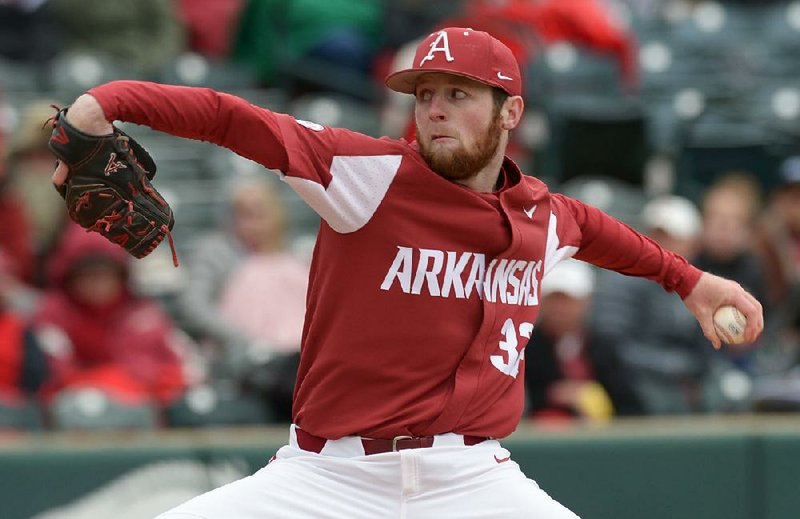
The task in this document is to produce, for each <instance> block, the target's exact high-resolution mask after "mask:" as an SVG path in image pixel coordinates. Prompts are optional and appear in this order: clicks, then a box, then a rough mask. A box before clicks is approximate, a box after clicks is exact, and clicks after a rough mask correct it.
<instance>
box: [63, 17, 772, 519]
mask: <svg viewBox="0 0 800 519" xmlns="http://www.w3.org/2000/svg"><path fill="white" fill-rule="evenodd" d="M386 83H387V85H388V86H389V88H392V89H394V90H397V91H400V92H404V93H408V94H411V95H414V97H415V117H416V123H417V131H416V139H415V140H413V141H411V142H408V141H405V140H397V139H390V138H381V139H376V138H372V137H369V136H366V135H362V134H359V133H356V132H352V131H349V130H347V129H342V128H329V127H325V126H322V125H319V124H317V123H315V122H313V121H305V120H297V119H295V118H294V117H292V116H290V115H286V114H279V113H275V112H272V111H270V110H267V109H264V108H260V107H256V106H253V105H251V104H249V103H247V102H246V101H244V100H242V99H239V98H237V97H234V96H232V95H228V94H224V93H219V92H216V91H213V90H209V89H202V88H189V87H177V86H169V85H159V84H154V83H143V82H132V81H119V82H112V83H108V84H104V85H100V86H98V87H95V88H92V89H90V90H89V91H88V92H87V94H85V95H82V96H81V97H79V98H78V99H77V100H76V101H75V103H74V104H73V105H72V106H71V108H70V109H69V111H68V112H67V115H66V117H67V120H69V121H70V122H71V123H72V124H73V125H75V126H77V127H78V128H79V129H81V130H82V131H84V132H87V133H92V134H105V133H108V132H109V131H110V130H111V123H110V121H114V120H124V121H130V122H134V123H139V124H146V125H148V126H151V127H152V128H154V129H156V130H160V131H164V132H167V133H170V134H173V135H177V136H181V137H188V138H193V139H201V140H206V141H211V142H214V143H216V144H219V145H221V146H225V147H228V148H230V149H231V150H233V151H235V152H236V153H238V154H240V155H243V156H245V157H247V158H250V159H252V160H254V161H256V162H258V163H260V164H262V165H264V166H265V167H267V168H269V169H272V170H277V171H279V172H280V176H281V178H282V179H283V180H284V181H285V182H286V183H287V184H288V185H289V186H291V187H292V188H294V190H295V191H296V192H297V193H298V195H300V197H301V198H303V199H304V200H305V201H306V202H307V203H308V204H309V205H310V206H311V207H312V208H313V209H315V210H316V211H317V213H319V215H320V217H321V219H322V222H321V225H320V230H319V233H318V236H317V242H316V246H315V250H314V254H313V257H312V263H311V272H310V280H309V289H308V294H307V312H306V319H305V324H304V328H303V336H302V345H301V359H300V366H299V369H298V374H297V381H296V385H295V392H294V402H293V410H292V421H293V423H292V425H291V426H290V428H289V443H288V445H286V446H284V447H282V448H281V449H280V450H279V451H278V452H277V453H276V455H275V457H274V460H273V461H272V462H271V463H268V464H267V465H266V467H264V468H262V469H261V470H259V471H258V472H257V473H256V474H254V475H253V476H250V477H248V478H245V479H243V480H241V481H238V482H236V483H233V484H230V485H226V486H225V487H221V488H218V489H216V490H213V491H211V492H209V493H207V494H204V495H202V496H199V497H197V498H195V499H192V500H191V501H189V502H188V503H185V504H182V505H180V506H178V507H176V508H175V509H173V510H171V511H168V512H166V513H164V514H163V515H162V516H160V517H162V519H163V518H179V517H204V518H217V517H219V518H221V517H237V518H257V517H269V518H275V517H287V518H288V517H291V518H294V517H347V518H359V517H363V518H374V517H409V518H427V517H487V518H495V517H504V518H511V517H542V518H574V517H576V515H575V514H574V513H573V512H571V511H569V510H568V509H567V508H566V507H565V506H563V505H561V504H560V503H558V502H557V501H555V500H553V499H552V498H550V497H549V496H548V495H547V494H546V493H545V492H544V491H543V490H542V489H541V488H539V486H538V485H537V484H536V483H535V482H534V481H533V480H531V479H528V477H527V476H526V474H524V473H523V472H522V471H521V470H520V468H519V466H518V465H517V464H516V463H510V460H511V455H510V453H509V452H508V451H507V450H506V449H504V448H503V447H502V445H501V444H500V443H499V441H498V440H499V439H502V438H505V437H506V436H508V435H510V434H511V433H512V432H513V431H514V429H515V428H516V426H517V424H518V423H519V420H520V417H521V415H522V412H523V407H524V378H525V377H524V370H525V360H524V357H525V356H524V353H523V352H524V348H525V345H526V343H527V339H528V338H529V337H530V336H531V333H532V331H533V329H534V323H535V322H536V317H537V313H538V307H539V304H540V281H541V279H542V276H543V275H544V274H545V273H546V272H548V271H549V270H550V269H552V268H553V267H554V266H555V265H556V264H557V263H559V262H560V261H562V260H564V259H567V258H570V257H575V258H576V259H579V260H583V261H587V262H590V263H592V264H594V265H597V266H600V267H604V268H610V269H613V270H616V271H619V272H622V273H625V274H629V275H633V276H639V277H646V278H649V279H652V280H654V281H656V282H657V283H658V284H660V285H661V286H662V287H663V288H664V289H666V290H667V291H674V292H677V293H678V294H679V295H680V296H681V297H682V298H683V301H684V303H685V304H686V306H687V307H688V308H689V309H690V310H691V312H692V313H693V314H694V315H695V316H696V318H697V319H698V321H699V323H700V327H702V329H703V330H704V331H705V333H706V336H707V338H708V339H709V340H710V341H711V342H712V343H713V344H714V345H716V346H719V344H720V341H719V337H718V336H717V335H716V332H715V331H714V328H713V326H712V323H711V321H712V319H711V315H712V313H713V311H714V310H715V309H716V308H717V307H719V306H720V305H722V304H726V303H727V304H733V305H736V306H738V307H739V308H740V309H742V311H743V312H744V313H745V314H746V315H747V317H748V319H749V321H748V327H747V330H746V338H747V340H750V341H752V340H755V338H756V337H757V336H758V334H759V333H760V331H761V327H762V320H761V308H760V304H759V303H758V302H757V301H756V300H755V299H754V298H752V296H750V295H749V294H747V293H746V292H745V291H744V290H743V289H741V287H739V286H738V285H736V284H735V283H733V282H730V281H728V280H725V279H722V278H718V277H716V276H712V275H709V274H707V273H703V272H701V271H699V270H697V269H695V268H693V267H691V266H690V265H689V264H688V263H687V261H686V260H685V259H684V258H682V257H680V256H678V255H676V254H674V253H672V252H669V251H667V250H665V249H663V248H662V247H660V246H659V245H658V244H656V243H655V242H653V241H651V240H649V239H647V238H646V237H644V236H642V235H641V234H639V233H637V232H636V231H634V230H633V229H631V228H629V227H627V226H625V225H623V224H622V223H620V222H618V221H616V220H614V219H613V218H611V217H609V216H607V215H605V214H603V213H602V212H600V211H599V210H597V209H595V208H592V207H590V206H588V205H585V204H583V203H581V202H579V201H578V200H575V199H572V198H569V197H566V196H563V195H559V194H554V193H550V192H549V190H548V189H547V186H546V185H545V184H544V183H542V182H541V181H540V180H538V179H536V178H534V177H531V176H527V175H525V174H524V173H523V172H522V171H521V170H520V169H519V167H518V166H517V165H516V164H515V163H514V162H513V161H511V160H510V159H508V158H507V157H506V155H505V151H506V145H507V143H508V137H509V132H511V131H512V130H513V129H514V128H516V127H517V125H518V124H519V121H520V118H521V117H522V113H523V109H524V101H523V98H522V92H523V88H522V80H521V77H520V70H519V66H518V65H517V63H516V61H515V60H514V57H513V55H512V53H511V51H510V50H509V49H508V48H507V47H506V46H504V45H503V44H502V43H500V42H499V41H498V40H497V39H495V38H493V37H492V36H490V35H489V34H487V33H485V32H481V31H475V30H472V29H469V28H464V27H449V28H446V29H442V30H440V31H436V32H434V33H432V34H430V35H429V36H428V37H427V38H425V39H424V40H423V41H422V43H421V44H420V45H419V47H418V48H417V52H416V55H415V58H414V62H413V66H412V67H410V68H408V69H405V70H400V71H397V72H395V73H393V74H391V75H390V76H388V77H387V79H386ZM67 175H68V170H67V167H66V166H65V165H63V164H59V165H58V167H57V169H56V172H55V173H54V176H53V180H54V182H55V183H56V184H60V183H62V182H64V180H65V179H66V178H67ZM178 225H180V221H179V222H178Z"/></svg>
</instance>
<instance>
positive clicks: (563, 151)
mask: <svg viewBox="0 0 800 519" xmlns="http://www.w3.org/2000/svg"><path fill="white" fill-rule="evenodd" d="M546 114H547V118H548V120H549V125H550V140H549V142H548V143H547V145H546V147H545V148H544V149H543V150H542V153H541V154H540V155H539V157H538V162H537V164H536V175H537V176H543V177H546V178H549V179H552V180H554V181H556V182H559V183H562V182H566V181H567V180H569V179H571V178H573V177H577V176H585V175H589V176H608V177H615V178H618V179H621V180H624V181H625V182H628V183H631V184H635V185H641V183H642V173H643V171H644V166H645V163H646V162H647V158H648V156H649V154H650V143H649V138H648V126H647V119H646V113H645V112H644V110H643V108H642V106H641V104H640V103H639V102H638V101H636V100H633V99H625V98H607V97H593V96H583V97H570V98H563V99H556V100H555V101H553V102H551V103H549V104H548V105H547V107H546Z"/></svg>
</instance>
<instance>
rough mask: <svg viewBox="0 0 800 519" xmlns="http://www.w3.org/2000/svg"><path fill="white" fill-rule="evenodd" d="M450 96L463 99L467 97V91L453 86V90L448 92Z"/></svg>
mask: <svg viewBox="0 0 800 519" xmlns="http://www.w3.org/2000/svg"><path fill="white" fill-rule="evenodd" d="M450 96H451V97H452V98H453V99H464V98H466V97H467V93H466V92H464V91H463V90H461V89H459V88H454V89H453V91H452V92H451V93H450Z"/></svg>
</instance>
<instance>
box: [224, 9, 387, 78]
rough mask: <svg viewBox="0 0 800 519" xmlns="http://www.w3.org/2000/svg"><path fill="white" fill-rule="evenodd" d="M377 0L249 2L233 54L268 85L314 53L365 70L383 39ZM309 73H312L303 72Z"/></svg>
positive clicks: (381, 11)
mask: <svg viewBox="0 0 800 519" xmlns="http://www.w3.org/2000/svg"><path fill="white" fill-rule="evenodd" d="M382 4H383V2H380V1H378V0H326V1H325V2H319V1H316V0H250V1H249V2H248V4H247V7H246V8H245V10H244V12H243V14H242V16H241V18H240V20H241V23H240V26H239V28H238V32H237V36H236V45H235V50H234V56H235V57H236V58H237V59H238V60H239V61H241V62H243V63H246V64H248V65H249V66H250V67H251V68H252V69H253V70H254V71H255V72H256V73H257V76H258V77H259V79H260V80H261V81H262V82H263V83H265V84H268V85H273V84H275V83H276V82H278V81H282V80H285V77H282V76H286V75H292V70H291V66H292V65H295V64H296V63H297V62H298V61H300V60H301V59H302V58H305V57H313V58H316V59H318V60H320V61H322V62H324V63H327V64H329V65H334V66H337V67H340V68H342V69H345V70H350V71H353V72H359V73H362V74H368V73H369V71H370V68H371V65H372V59H373V57H374V56H375V53H376V52H377V50H378V48H379V47H380V42H381V21H382V13H383V5H382ZM305 72H306V73H307V74H311V75H313V71H305Z"/></svg>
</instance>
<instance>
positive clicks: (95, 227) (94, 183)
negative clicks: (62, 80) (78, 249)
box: [49, 108, 178, 267]
mask: <svg viewBox="0 0 800 519" xmlns="http://www.w3.org/2000/svg"><path fill="white" fill-rule="evenodd" d="M66 113H67V108H63V109H60V110H58V112H57V113H56V115H55V116H54V117H53V118H51V119H50V122H51V124H52V125H53V133H52V135H51V136H50V141H49V147H50V151H52V152H53V153H54V154H55V155H56V157H58V159H59V160H61V161H62V162H64V163H65V164H66V165H67V166H68V167H69V176H68V177H67V181H66V182H65V183H64V184H63V185H61V186H60V187H59V192H60V193H61V196H62V197H63V198H64V200H65V201H66V202H67V210H68V211H69V216H70V218H72V220H74V221H75V222H77V223H78V224H79V225H80V226H81V227H83V228H85V229H86V230H87V231H93V232H98V233H100V234H102V235H103V236H105V237H106V238H107V239H108V240H110V241H111V242H113V243H116V244H118V245H120V246H121V247H123V248H125V249H126V250H127V251H128V252H129V253H131V255H133V256H135V257H137V258H143V257H145V256H147V255H148V254H150V253H151V252H152V251H153V250H154V249H155V248H156V247H157V246H158V244H159V243H161V242H162V241H163V240H164V237H165V236H166V237H167V238H168V239H169V244H170V248H171V249H172V259H173V262H174V263H175V266H176V267H177V266H178V257H177V255H176V253H175V246H174V244H173V242H172V234H171V233H170V231H171V230H172V226H173V225H174V223H175V219H174V217H173V214H172V209H171V208H170V206H169V204H168V203H167V202H166V201H165V200H164V199H163V198H162V197H161V195H160V194H159V193H158V191H156V190H155V189H154V188H153V186H152V184H151V183H150V180H152V178H153V176H154V175H155V173H156V165H155V162H153V159H152V157H150V154H148V153H147V151H145V149H144V148H143V147H142V146H141V145H140V144H139V143H137V142H136V141H135V140H133V139H132V138H130V137H129V136H128V135H126V134H125V133H124V132H123V131H122V130H120V129H119V128H116V127H114V131H113V133H111V134H109V135H101V136H94V135H88V134H86V133H83V132H81V131H80V130H78V129H77V128H75V127H74V126H72V125H71V124H70V123H69V122H67V119H66V117H65V115H66Z"/></svg>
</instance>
